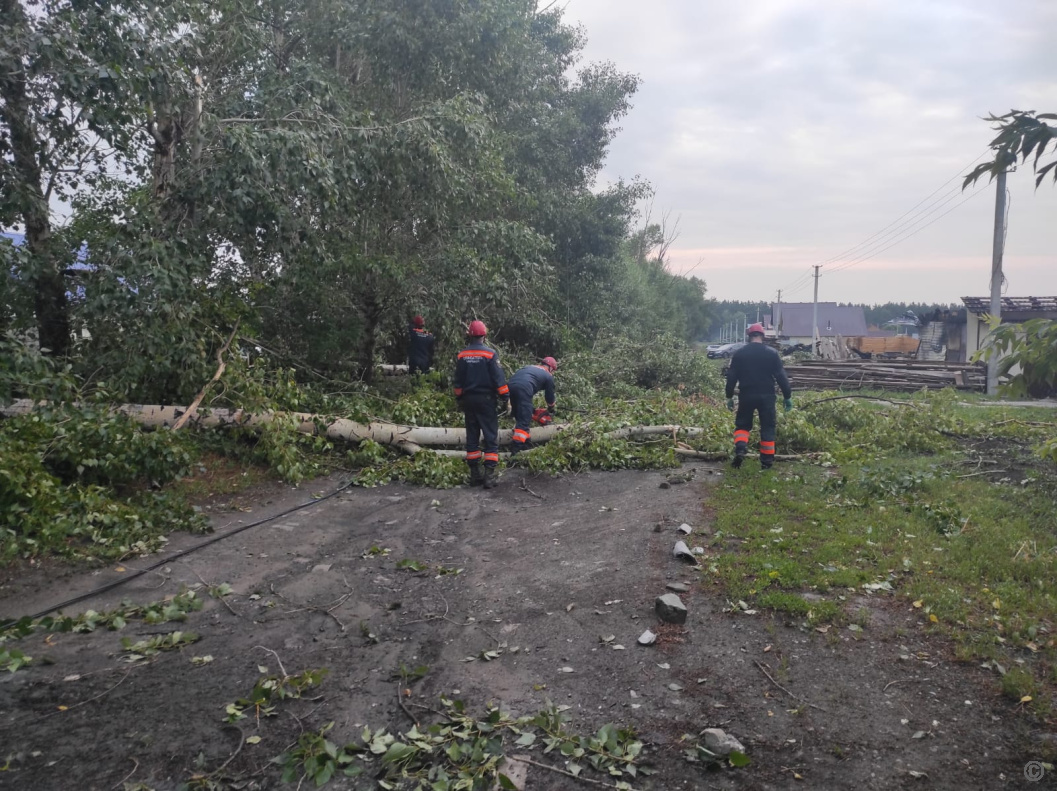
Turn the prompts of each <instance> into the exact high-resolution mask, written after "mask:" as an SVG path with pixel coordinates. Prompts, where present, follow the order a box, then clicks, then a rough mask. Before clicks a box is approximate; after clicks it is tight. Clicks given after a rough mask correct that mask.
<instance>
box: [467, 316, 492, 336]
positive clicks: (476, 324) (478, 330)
mask: <svg viewBox="0 0 1057 791" xmlns="http://www.w3.org/2000/svg"><path fill="white" fill-rule="evenodd" d="M466 334H467V335H469V336H470V337H471V338H483V337H484V336H485V335H487V334H488V328H487V327H486V326H484V322H483V321H480V320H479V319H474V320H473V321H471V322H470V326H469V327H467V328H466Z"/></svg>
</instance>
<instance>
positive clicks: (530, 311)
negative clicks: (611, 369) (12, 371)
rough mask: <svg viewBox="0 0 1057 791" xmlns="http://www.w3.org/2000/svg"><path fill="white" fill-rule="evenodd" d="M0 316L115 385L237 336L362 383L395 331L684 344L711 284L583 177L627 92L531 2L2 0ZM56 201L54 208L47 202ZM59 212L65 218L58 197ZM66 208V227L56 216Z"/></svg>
mask: <svg viewBox="0 0 1057 791" xmlns="http://www.w3.org/2000/svg"><path fill="white" fill-rule="evenodd" d="M0 18H2V19H3V21H4V24H3V26H2V30H0V186H2V187H3V189H2V190H0V194H2V195H3V199H2V201H0V227H4V228H19V229H23V230H24V232H25V244H24V245H22V246H18V247H16V246H13V245H10V244H3V243H0V257H2V263H3V265H4V268H5V271H6V272H12V273H14V277H13V278H6V277H5V278H4V288H3V291H0V299H2V300H3V304H2V305H0V315H2V319H0V331H3V330H9V331H11V332H14V333H16V334H18V335H19V336H20V337H24V336H25V335H26V333H27V332H33V333H35V334H36V337H37V338H38V339H39V343H40V345H41V346H42V347H43V348H45V349H47V350H48V351H50V352H51V353H52V354H53V355H55V356H60V357H66V358H68V359H69V361H70V364H71V365H73V366H74V369H75V370H76V371H78V372H80V373H81V374H83V375H87V374H89V373H92V372H95V374H94V375H95V376H97V377H103V378H105V379H106V381H107V382H108V384H109V385H110V386H111V387H113V388H115V390H116V391H118V392H120V393H121V394H122V395H123V396H124V397H128V398H135V399H139V400H144V401H157V400H179V399H185V398H187V397H189V395H190V394H192V393H193V392H194V390H195V389H196V387H197V386H198V385H199V384H200V383H201V381H202V379H203V377H207V376H208V370H209V368H210V366H212V365H215V361H214V359H213V355H214V352H215V350H216V348H218V347H219V346H220V344H221V343H222V342H223V340H224V338H225V337H226V336H227V334H228V333H229V331H230V330H231V329H232V328H233V327H234V326H235V324H236V322H239V326H240V334H241V335H242V337H243V338H244V339H252V341H253V344H254V346H255V347H257V348H264V349H268V350H270V352H271V353H272V354H273V355H274V356H275V358H276V359H280V360H282V359H289V360H297V361H300V362H302V363H303V364H305V365H306V366H308V367H310V368H317V369H328V370H331V371H349V372H355V373H358V374H362V375H364V376H367V377H369V376H370V372H371V371H372V369H373V366H374V363H375V362H376V361H377V360H379V359H380V358H383V357H386V356H393V355H397V354H398V353H399V338H400V336H401V333H402V332H403V331H404V329H405V327H406V322H407V319H408V318H409V317H410V316H411V315H414V314H422V315H424V316H426V318H427V320H428V322H429V323H430V325H431V326H432V327H434V328H435V329H436V331H438V333H439V334H440V336H441V342H442V344H443V343H448V344H451V343H453V342H454V341H455V340H456V339H457V338H458V336H460V335H461V331H462V327H463V324H464V322H465V321H466V320H468V319H469V318H474V317H478V318H483V319H485V320H486V321H487V322H488V323H489V326H490V328H491V329H492V331H493V337H495V338H496V339H498V340H499V341H501V342H503V343H507V344H512V345H516V346H522V347H524V348H525V349H526V350H529V351H531V352H533V353H536V354H542V353H544V352H546V353H560V352H561V351H562V350H563V349H566V350H569V349H573V348H576V347H577V346H579V345H582V344H583V343H584V342H586V341H587V340H588V339H593V338H595V337H597V336H598V335H599V334H600V333H601V334H606V333H610V334H616V335H629V336H632V337H639V338H646V337H652V335H653V334H654V333H655V332H657V331H658V330H663V331H668V332H671V333H673V334H675V335H677V336H681V337H684V338H687V339H689V338H692V337H695V336H696V335H699V334H700V333H701V332H702V329H703V326H704V322H705V316H706V315H707V308H706V304H705V300H704V293H705V288H704V283H703V282H701V281H700V280H696V279H694V280H685V279H683V278H678V277H675V276H673V275H672V274H670V273H669V272H668V270H667V268H666V265H665V261H664V249H665V248H664V246H663V245H662V244H661V240H662V238H663V234H661V233H660V232H659V231H658V229H657V228H656V227H652V226H647V227H645V228H639V229H636V228H635V225H636V222H637V219H636V217H637V215H636V206H637V205H638V203H639V202H640V201H641V200H642V199H643V198H644V197H645V196H647V195H648V194H649V187H648V185H647V184H646V183H644V182H641V181H638V180H636V181H631V182H623V181H620V182H617V183H615V184H613V185H612V186H610V187H608V188H606V189H601V190H599V189H597V188H596V187H595V178H596V176H597V175H598V173H599V172H600V169H601V167H602V164H603V161H604V157H605V155H606V151H607V148H608V145H609V143H610V141H611V140H612V138H613V136H614V134H616V132H617V127H616V124H617V122H618V121H619V119H620V118H621V116H623V115H624V113H626V112H627V110H628V108H629V106H630V101H631V98H632V96H633V94H634V92H635V90H636V88H637V85H638V80H637V78H636V77H635V76H633V75H630V74H626V73H624V72H621V71H620V70H619V69H618V68H617V67H616V66H615V65H613V64H609V63H588V64H584V63H582V62H581V60H580V53H581V50H582V47H583V44H584V33H583V31H582V30H580V29H579V28H576V27H572V26H570V25H568V24H566V23H565V22H564V21H563V19H562V15H561V12H560V10H557V9H553V8H552V9H550V10H545V11H542V12H541V11H537V9H536V3H535V2H534V1H533V0H480V1H479V2H474V3H463V2H456V1H455V0H393V2H388V3H384V4H376V3H357V2H353V0H307V2H306V1H305V0H300V1H299V2H293V0H218V2H215V3H209V4H204V3H198V2H191V1H190V0H174V2H171V3H166V4H162V5H158V4H155V3H148V2H140V1H138V0H133V1H132V2H122V3H109V2H105V3H82V2H76V0H0ZM67 207H68V211H67ZM57 208H59V209H60V211H59V212H58V213H57V212H56V209H57ZM57 217H61V221H58V220H57Z"/></svg>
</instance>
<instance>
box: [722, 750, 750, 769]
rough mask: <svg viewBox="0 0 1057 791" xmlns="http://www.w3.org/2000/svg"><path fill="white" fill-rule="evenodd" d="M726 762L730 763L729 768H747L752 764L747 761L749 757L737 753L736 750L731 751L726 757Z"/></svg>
mask: <svg viewBox="0 0 1057 791" xmlns="http://www.w3.org/2000/svg"><path fill="white" fill-rule="evenodd" d="M727 760H728V761H730V765H731V766H736V767H742V766H748V765H749V764H750V763H752V762H751V761H750V760H749V756H747V755H746V754H745V753H743V752H739V751H738V750H731V751H730V755H728V756H727Z"/></svg>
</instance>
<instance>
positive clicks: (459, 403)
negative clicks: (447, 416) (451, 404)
mask: <svg viewBox="0 0 1057 791" xmlns="http://www.w3.org/2000/svg"><path fill="white" fill-rule="evenodd" d="M455 408H456V409H458V410H459V411H460V412H465V411H466V407H464V406H463V405H462V396H455Z"/></svg>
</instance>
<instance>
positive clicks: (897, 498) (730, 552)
mask: <svg viewBox="0 0 1057 791" xmlns="http://www.w3.org/2000/svg"><path fill="white" fill-rule="evenodd" d="M1010 425H1013V424H1010ZM779 439H781V437H779ZM1019 458H1020V462H1021V464H1024V463H1025V462H1027V470H1028V471H1027V472H1025V468H1024V467H1021V468H1018V469H1019V471H1018V470H1016V469H1015V470H1011V471H1010V472H1011V474H1010V475H1007V476H972V477H959V476H966V475H968V474H969V473H968V472H967V470H970V471H973V470H975V468H974V467H973V466H967V465H966V464H965V461H966V457H965V455H964V454H963V453H962V452H960V451H956V450H953V449H952V450H947V451H945V452H942V453H938V454H933V455H919V454H913V453H908V452H905V451H903V452H896V453H893V454H890V455H888V456H884V457H882V458H879V459H871V460H869V461H866V460H863V461H853V462H848V463H845V464H843V465H841V466H840V467H839V468H836V467H831V468H824V467H821V466H812V465H809V464H804V463H795V464H789V465H779V466H778V468H776V469H775V470H772V471H770V472H768V473H763V472H761V471H760V470H759V468H758V466H757V465H756V464H755V462H750V463H748V464H746V465H745V467H744V468H743V469H741V470H736V471H735V470H731V471H729V472H728V473H727V474H726V475H725V476H724V477H723V479H722V480H721V482H720V483H718V484H717V485H716V486H715V487H714V488H713V490H712V491H711V493H710V506H711V510H713V512H714V513H715V518H714V531H713V539H712V544H713V549H714V550H716V553H715V559H714V561H712V563H711V565H710V566H709V567H708V571H707V572H706V573H705V577H706V581H707V582H710V583H711V584H713V585H715V586H716V587H718V588H719V589H720V590H722V591H723V593H724V594H725V595H726V596H727V597H728V598H729V599H731V600H732V601H738V600H745V601H747V602H749V603H750V604H751V606H753V607H767V608H771V609H773V610H777V611H780V612H785V613H789V614H790V615H792V616H794V617H795V618H798V619H804V620H805V621H807V622H809V623H811V624H818V623H822V622H825V621H832V622H835V623H840V624H858V625H859V626H862V627H863V628H864V629H865V630H866V631H867V632H869V629H870V625H869V617H868V613H862V612H860V611H859V609H858V607H853V606H852V605H850V604H849V602H850V601H851V600H852V598H853V596H854V597H858V596H862V595H873V596H887V597H895V598H896V599H897V600H898V601H899V602H901V603H902V604H903V606H905V608H906V609H907V611H908V612H914V613H916V615H917V624H918V628H919V629H921V630H923V631H925V632H935V633H941V634H944V635H946V636H948V637H949V638H950V639H951V640H953V642H954V645H955V650H956V655H957V656H958V657H959V658H960V659H962V660H964V661H972V662H983V661H990V660H994V661H996V662H998V663H999V664H1000V665H1001V666H1002V667H1003V669H1005V670H1006V671H1007V672H1006V674H1005V676H1004V678H1003V682H1002V686H1003V690H1004V691H1005V692H1006V694H1007V695H1011V696H1015V697H1016V698H1017V700H1020V699H1021V698H1022V697H1023V696H1025V695H1030V696H1031V697H1032V701H1030V705H1031V707H1032V708H1033V709H1035V710H1036V711H1037V712H1038V713H1040V714H1042V713H1045V712H1046V711H1048V709H1049V706H1050V705H1051V704H1050V699H1051V698H1052V695H1053V693H1054V691H1055V690H1057V674H1055V670H1054V668H1057V648H1055V645H1057V643H1055V639H1054V638H1055V633H1054V630H1055V629H1057V626H1055V625H1057V587H1055V585H1054V583H1055V582H1057V499H1055V498H1057V495H1055V492H1057V485H1055V481H1054V479H1055V478H1057V474H1055V473H1057V471H1055V470H1054V469H1053V465H1052V464H1049V463H1047V462H1043V461H1041V460H1036V462H1035V463H1036V464H1037V468H1034V469H1033V468H1032V464H1033V463H1032V461H1031V457H1029V456H1023V455H1022V456H1020V457H1019ZM1008 461H1009V460H1008V459H1007V460H1005V461H1002V463H1003V464H1004V465H1006V466H1010V465H1009V464H1008ZM1029 473H1031V474H1029ZM989 477H1008V478H1009V480H1008V481H1007V482H1005V483H1002V484H996V483H992V482H991V481H989V480H988V478H989ZM885 584H887V585H890V586H891V587H892V590H891V591H888V590H884V589H877V590H874V591H873V592H872V593H868V591H869V589H868V588H866V587H864V586H871V585H885ZM805 593H809V594H813V595H810V596H808V597H805V596H804V595H803V594H805ZM1018 660H1019V661H1018ZM1041 690H1044V691H1045V694H1040V691H1041ZM1018 693H1019V694H1018Z"/></svg>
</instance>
